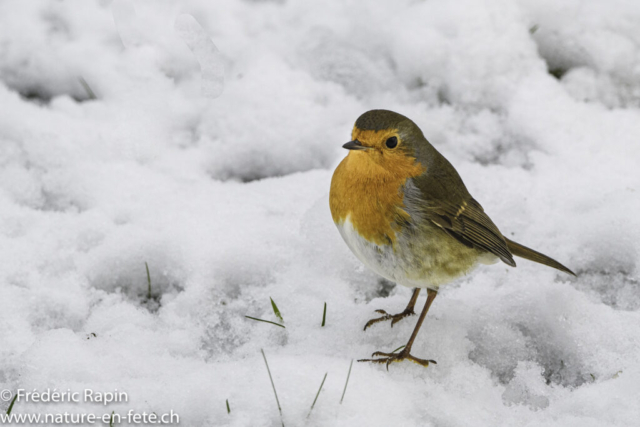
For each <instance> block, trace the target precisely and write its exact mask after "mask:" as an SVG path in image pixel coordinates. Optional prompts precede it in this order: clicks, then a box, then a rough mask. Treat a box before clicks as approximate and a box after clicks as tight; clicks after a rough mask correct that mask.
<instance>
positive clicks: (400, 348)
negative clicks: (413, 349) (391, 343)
mask: <svg viewBox="0 0 640 427" xmlns="http://www.w3.org/2000/svg"><path fill="white" fill-rule="evenodd" d="M405 347H406V346H404V345H401V346H400V347H398V348H396V349H395V350H393V351H392V352H391V353H395V352H396V351H398V350H402V349H403V348H405Z"/></svg>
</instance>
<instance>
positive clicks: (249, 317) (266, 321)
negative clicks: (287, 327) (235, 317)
mask: <svg viewBox="0 0 640 427" xmlns="http://www.w3.org/2000/svg"><path fill="white" fill-rule="evenodd" d="M244 317H246V318H247V319H251V320H257V321H258V322H264V323H271V324H272V325H276V326H280V327H281V328H284V325H281V324H280V323H276V322H272V321H270V320H263V319H258V318H257V317H251V316H244Z"/></svg>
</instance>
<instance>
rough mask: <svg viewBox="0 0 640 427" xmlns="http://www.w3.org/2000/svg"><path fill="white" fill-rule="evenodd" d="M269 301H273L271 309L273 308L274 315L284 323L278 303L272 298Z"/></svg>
mask: <svg viewBox="0 0 640 427" xmlns="http://www.w3.org/2000/svg"><path fill="white" fill-rule="evenodd" d="M269 299H270V300H271V308H273V313H274V314H275V315H276V317H277V318H278V319H280V321H281V322H282V323H284V319H283V318H282V314H280V310H278V306H277V305H276V302H275V301H274V300H273V298H271V297H269Z"/></svg>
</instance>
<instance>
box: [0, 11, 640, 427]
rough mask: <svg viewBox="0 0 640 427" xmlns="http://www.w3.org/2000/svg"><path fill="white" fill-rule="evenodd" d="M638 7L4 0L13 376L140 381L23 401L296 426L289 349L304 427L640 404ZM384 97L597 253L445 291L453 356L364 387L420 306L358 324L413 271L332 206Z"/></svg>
mask: <svg viewBox="0 0 640 427" xmlns="http://www.w3.org/2000/svg"><path fill="white" fill-rule="evenodd" d="M639 24H640V5H639V4H638V3H637V2H632V1H624V0H615V1H610V2H580V1H575V0H554V1H539V0H536V1H532V0H520V1H506V0H483V1H480V2H477V1H471V0H461V1H458V2H448V1H445V0H432V1H428V2H416V1H412V0H401V1H396V2H381V1H380V2H367V3H366V6H364V5H363V3H362V2H351V1H345V0H342V1H339V0H326V1H323V2H293V1H289V2H286V1H282V2H279V1H238V0H218V1H216V2H210V1H205V0H189V1H183V2H178V1H169V0H167V1H164V2H154V1H148V0H136V1H129V0H116V1H114V2H110V1H106V0H94V1H84V0H68V1H53V0H37V1H29V2H24V1H20V0H5V1H4V2H2V3H0V108H1V111H2V114H0V258H1V259H2V263H1V266H0V342H2V346H0V389H8V390H11V391H14V392H15V391H16V390H17V389H24V390H29V391H31V390H34V389H36V390H39V391H44V390H46V389H54V388H56V389H58V390H72V391H83V390H85V389H91V390H94V391H96V392H107V391H113V390H115V389H117V390H119V391H124V392H126V393H127V394H128V396H129V401H128V402H119V403H111V404H109V405H107V406H103V405H99V404H91V403H87V402H80V403H74V402H67V403H49V404H46V403H31V402H22V401H20V402H16V404H15V406H14V408H13V412H14V413H43V414H44V413H58V412H64V411H68V412H73V413H80V412H91V413H96V414H99V415H101V414H103V413H111V411H115V412H117V413H121V414H126V412H127V411H128V410H130V409H133V410H135V411H136V412H140V413H141V412H143V411H146V412H147V413H150V412H156V413H157V414H164V413H167V412H169V411H170V410H173V411H175V412H176V413H177V414H179V415H180V421H181V423H182V425H188V426H205V425H226V426H261V425H264V426H275V425H280V424H281V420H280V415H279V413H278V409H277V406H276V402H275V397H274V395H273V390H272V388H271V384H270V381H269V377H268V374H267V370H266V367H265V365H264V361H263V359H262V355H261V353H260V349H264V352H265V354H266V356H267V359H268V361H269V366H270V369H271V373H272V375H273V380H274V383H275V386H276V389H277V392H278V397H279V400H280V403H281V406H282V413H283V421H284V424H285V425H287V426H295V425H317V426H354V425H363V426H364V425H366V426H386V425H403V426H405V425H406V426H414V425H415V426H434V427H435V426H469V425H473V426H510V427H511V426H563V427H566V426H629V425H635V424H637V420H638V419H639V418H640V407H639V406H638V404H637V402H638V401H639V400H640V386H639V385H638V384H640V367H639V366H640V364H639V362H640V326H639V325H640V313H639V311H638V310H639V309H640V285H639V283H640V271H639V268H638V266H639V262H640V216H639V215H638V212H640V197H639V196H638V191H640V174H639V173H638V160H639V159H640V144H638V139H639V138H640V25H639ZM551 72H552V73H551ZM80 78H83V79H84V80H85V81H86V82H87V83H88V85H89V86H90V87H91V89H92V90H93V92H94V93H95V94H96V97H97V99H91V97H90V96H89V94H88V93H87V91H86V90H85V89H84V88H83V86H82V84H81V83H80V80H79V79H80ZM223 82H224V84H223ZM372 108H386V109H391V110H395V111H398V112H400V113H402V114H405V115H407V116H408V117H411V118H412V119H414V121H416V123H418V124H419V125H420V127H421V128H422V129H423V131H424V133H425V135H426V136H427V138H428V139H429V140H430V141H431V142H432V143H433V144H434V145H435V146H436V147H437V148H438V149H439V150H440V151H441V152H442V153H443V154H444V155H445V156H446V157H447V158H448V159H449V160H450V161H451V162H452V163H453V164H454V166H455V167H456V168H457V170H458V171H459V172H460V174H461V175H462V177H463V179H464V180H465V183H466V184H467V186H468V188H469V189H470V191H471V193H472V194H473V195H474V196H475V198H476V199H478V200H479V201H480V202H481V203H482V205H483V206H484V207H485V210H486V211H487V212H488V213H489V215H490V216H491V217H492V219H493V220H494V221H495V222H496V224H497V225H498V226H499V227H500V229H501V230H502V231H503V232H504V233H505V235H506V236H507V237H509V238H513V239H514V240H516V241H519V242H522V243H523V244H526V245H527V246H531V247H533V248H536V249H538V250H540V251H542V252H544V253H547V254H549V255H551V256H553V257H554V258H557V259H558V260H559V261H561V262H562V263H564V264H565V265H567V266H568V267H570V268H572V269H573V270H574V271H576V273H578V277H577V278H572V277H569V276H567V275H563V274H562V273H560V272H556V271H554V270H551V269H548V268H545V267H543V266H540V265H534V264H532V263H529V262H527V261H524V260H517V262H518V268H516V269H511V268H509V267H507V266H504V265H502V264H497V265H494V266H487V267H482V268H480V269H479V270H477V271H476V272H475V273H474V274H472V275H470V276H468V277H465V278H463V279H462V280H460V281H458V282H456V283H453V284H451V285H449V286H446V287H443V288H441V292H440V293H439V296H438V297H437V298H436V300H435V302H434V304H433V306H432V309H431V311H430V313H429V316H428V317H427V319H426V321H425V324H424V325H423V327H422V330H421V332H420V334H419V335H418V339H417V341H416V343H415V345H414V347H413V354H414V355H416V356H417V357H422V358H426V359H435V360H437V362H438V364H437V365H432V366H429V367H428V368H426V369H425V368H423V367H420V366H418V365H415V364H412V363H409V362H405V363H401V364H393V365H391V366H390V368H389V371H388V372H387V370H386V369H385V368H384V367H383V366H377V365H367V364H362V363H357V362H354V364H353V369H352V372H351V376H350V379H349V385H348V388H347V390H346V394H345V398H344V401H343V403H342V404H340V403H339V402H340V398H341V396H342V392H343V388H344V384H345V381H346V378H347V371H348V369H349V364H350V362H351V360H352V359H358V358H363V357H368V356H369V355H370V354H371V353H372V352H373V351H376V350H382V351H385V350H386V351H391V350H393V349H395V348H397V347H399V346H401V345H403V344H405V343H406V340H407V339H408V337H409V335H410V334H411V331H412V329H413V326H414V324H415V319H416V318H415V317H413V318H409V319H405V320H403V321H402V322H400V323H398V324H396V325H395V326H394V327H393V329H391V328H390V327H389V325H388V324H379V325H376V326H374V327H372V328H370V329H369V330H367V331H366V332H363V331H362V328H363V326H364V324H365V323H366V321H367V320H369V319H370V318H372V317H374V316H375V315H376V314H375V313H374V310H375V309H379V308H382V309H385V310H387V311H389V312H397V311H401V310H402V309H403V308H404V306H405V304H406V303H407V301H408V300H409V296H410V290H409V289H406V288H399V287H395V286H394V285H393V284H391V283H388V282H386V281H384V280H382V279H380V278H378V277H376V276H375V274H374V273H372V272H370V271H367V270H365V268H364V267H363V266H362V265H361V263H360V262H359V261H358V260H357V259H356V258H355V257H354V256H353V255H352V254H351V253H350V252H349V250H348V248H347V246H346V244H345V243H344V242H343V241H342V239H341V238H340V236H339V234H338V231H337V230H336V228H335V226H334V225H333V223H332V221H331V217H330V213H329V208H328V189H329V183H330V179H331V175H332V171H333V169H334V168H335V166H336V165H337V164H338V162H339V161H340V160H341V159H342V157H343V156H344V155H345V154H346V153H345V152H344V150H343V149H341V145H342V144H343V143H344V142H346V141H348V140H349V136H350V132H351V129H352V126H353V123H354V122H355V120H356V119H357V117H358V116H359V115H360V114H361V113H363V112H365V111H367V110H369V109H372ZM145 263H147V265H148V266H149V272H150V279H151V284H152V286H151V298H149V295H148V292H149V290H148V283H147V276H146V270H145ZM270 297H271V298H273V300H274V301H275V302H276V303H277V305H278V307H279V309H280V311H281V312H282V315H283V317H284V325H285V326H286V329H283V328H278V327H276V326H273V325H269V324H267V323H261V322H256V321H252V320H249V319H247V318H245V315H249V316H253V317H258V318H262V319H265V320H271V321H277V319H276V317H275V315H274V314H273V312H272V309H271V304H270V301H269V298H270ZM424 298H425V295H421V297H420V299H419V301H418V307H421V306H422V304H423V302H424ZM325 302H326V303H327V320H326V326H325V327H321V321H322V312H323V306H324V303H325ZM325 373H328V376H327V380H326V382H325V384H324V387H323V390H322V392H321V393H320V395H319V397H318V401H317V403H316V405H315V407H314V409H313V412H312V413H311V415H310V417H309V418H307V414H308V413H309V409H310V407H311V403H312V402H313V399H314V397H315V394H316V392H317V391H318V387H319V385H320V382H321V381H322V377H323V375H324V374H325ZM227 399H228V401H229V404H230V407H231V413H230V414H228V413H227V409H226V405H225V401H226V400H227ZM8 404H9V402H4V406H3V408H6V407H7V406H8ZM121 424H122V425H126V423H125V422H122V423H121Z"/></svg>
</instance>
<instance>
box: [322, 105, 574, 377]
mask: <svg viewBox="0 0 640 427" xmlns="http://www.w3.org/2000/svg"><path fill="white" fill-rule="evenodd" d="M351 139H352V141H350V142H347V143H346V144H344V145H343V147H344V148H346V149H347V150H349V154H348V155H347V157H345V158H344V159H343V160H342V162H341V163H340V165H338V167H337V168H336V170H335V172H334V174H333V178H332V179H331V192H330V195H329V202H330V205H331V215H332V216H333V221H334V222H335V224H336V226H337V227H338V230H339V231H340V234H341V235H342V238H343V239H344V241H345V242H346V243H347V245H348V246H349V248H350V249H351V251H352V252H353V253H354V254H355V255H356V256H357V257H358V258H359V259H360V261H362V262H363V263H364V264H365V265H366V266H367V267H369V268H370V269H371V270H373V271H374V272H376V273H377V274H379V275H380V276H382V277H384V278H386V279H388V280H391V281H393V282H395V283H397V284H400V285H403V286H407V287H410V288H414V290H413V294H412V296H411V299H410V300H409V304H408V305H407V307H406V308H405V310H404V311H403V312H401V313H399V314H388V313H387V312H386V311H384V310H376V311H377V312H378V313H381V314H383V316H382V317H379V318H375V319H371V320H370V321H369V322H367V324H366V325H365V327H364V329H365V330H366V329H367V328H368V327H369V326H371V325H373V324H375V323H377V322H381V321H384V320H391V326H393V325H394V324H395V323H396V322H398V321H399V320H401V319H403V318H405V317H407V316H410V315H413V314H415V312H414V306H415V304H416V301H417V299H418V294H419V293H420V290H421V289H423V288H426V289H427V301H426V303H425V305H424V308H423V309H422V313H421V314H420V317H419V318H418V322H417V324H416V326H415V329H414V330H413V333H412V334H411V337H410V338H409V341H408V342H407V345H406V346H405V347H404V349H402V351H400V352H398V353H383V352H380V351H377V352H375V353H373V355H372V357H378V358H377V359H361V360H360V361H361V362H377V363H386V365H387V369H388V367H389V363H391V362H397V361H402V360H405V359H408V360H411V361H413V362H416V363H419V364H421V365H423V366H428V365H429V363H435V361H433V360H425V359H419V358H417V357H414V356H413V355H411V346H412V345H413V342H414V340H415V339H416V336H417V335H418V331H419V330H420V326H421V325H422V322H423V321H424V319H425V317H426V315H427V312H428V311H429V307H430V306H431V303H432V302H433V300H434V299H435V297H436V295H437V294H438V289H439V287H440V286H441V285H443V284H446V283H449V282H451V281H453V280H454V279H456V278H458V277H460V276H462V275H465V274H468V273H469V272H471V271H472V270H473V269H474V268H476V267H477V266H478V265H479V264H493V263H495V262H498V261H502V262H504V263H505V264H507V265H509V266H511V267H515V266H516V263H515V261H514V260H513V257H514V256H518V257H521V258H525V259H528V260H530V261H534V262H537V263H540V264H544V265H547V266H549V267H553V268H556V269H558V270H560V271H563V272H565V273H568V274H572V275H574V276H575V274H574V273H573V272H572V271H571V270H569V269H568V268H567V267H565V266H563V265H562V264H560V263H559V262H557V261H555V260H553V259H551V258H550V257H548V256H546V255H543V254H541V253H540V252H536V251H534V250H533V249H529V248H527V247H525V246H523V245H521V244H519V243H516V242H513V241H511V240H509V239H507V238H506V237H504V236H503V235H502V233H500V230H498V227H496V226H495V224H494V223H493V221H491V219H490V218H489V216H488V215H487V214H486V213H485V212H484V209H483V208H482V206H480V203H478V202H477V201H476V200H475V199H474V198H473V197H472V196H471V194H469V191H467V188H466V187H465V185H464V183H463V182H462V179H461V178H460V175H458V172H456V170H455V169H454V167H453V166H452V165H451V163H449V162H448V161H447V159H445V158H444V157H443V156H442V154H440V153H439V152H438V150H436V149H435V148H434V147H433V146H432V145H431V144H430V143H429V141H427V139H426V138H425V137H424V135H423V134H422V131H421V130H420V128H419V127H418V126H417V125H416V124H415V123H413V122H412V121H411V120H410V119H408V118H407V117H405V116H403V115H401V114H398V113H395V112H393V111H387V110H371V111H368V112H366V113H364V114H363V115H361V116H360V117H359V118H358V120H357V121H356V123H355V126H354V128H353V132H352V134H351Z"/></svg>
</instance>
